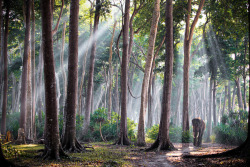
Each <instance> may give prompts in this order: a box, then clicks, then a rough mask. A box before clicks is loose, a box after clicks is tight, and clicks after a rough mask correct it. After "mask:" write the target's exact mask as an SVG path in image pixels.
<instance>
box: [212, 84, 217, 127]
mask: <svg viewBox="0 0 250 167" xmlns="http://www.w3.org/2000/svg"><path fill="white" fill-rule="evenodd" d="M216 89H217V88H216V79H214V84H213V120H214V126H216V125H217V117H216Z"/></svg>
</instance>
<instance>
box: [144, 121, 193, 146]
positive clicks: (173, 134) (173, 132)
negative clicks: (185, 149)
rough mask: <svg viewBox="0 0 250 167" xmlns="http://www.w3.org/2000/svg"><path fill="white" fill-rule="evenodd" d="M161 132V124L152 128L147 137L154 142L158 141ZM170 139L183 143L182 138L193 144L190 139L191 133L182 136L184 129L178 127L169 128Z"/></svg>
mask: <svg viewBox="0 0 250 167" xmlns="http://www.w3.org/2000/svg"><path fill="white" fill-rule="evenodd" d="M158 132H159V124H157V125H154V126H152V127H151V128H150V129H148V130H147V133H146V134H147V137H148V138H150V139H153V140H156V138H157V136H158ZM169 137H170V141H173V142H177V143H181V142H182V137H183V138H184V142H185V143H186V142H192V139H191V138H190V132H185V133H183V136H182V128H181V127H177V126H170V128H169Z"/></svg>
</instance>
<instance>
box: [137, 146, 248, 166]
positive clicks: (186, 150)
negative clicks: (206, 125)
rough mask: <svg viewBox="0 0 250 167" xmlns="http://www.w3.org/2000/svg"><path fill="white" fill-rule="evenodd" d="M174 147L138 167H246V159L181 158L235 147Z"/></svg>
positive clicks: (214, 152) (144, 160)
mask: <svg viewBox="0 0 250 167" xmlns="http://www.w3.org/2000/svg"><path fill="white" fill-rule="evenodd" d="M174 146H175V147H176V148H177V149H178V150H176V151H171V152H160V153H156V154H155V155H153V154H151V155H152V156H151V157H145V158H144V159H142V160H141V162H140V163H139V164H140V166H146V167H156V166H157V167H174V166H177V167H197V166H204V167H211V166H240V167H248V164H247V163H246V159H240V158H234V157H224V158H223V157H222V158H206V159H201V158H183V155H205V154H216V153H220V152H224V151H226V150H229V149H233V148H235V146H227V145H222V144H212V143H204V144H203V145H202V147H194V146H193V144H192V143H190V144H181V143H175V144H174Z"/></svg>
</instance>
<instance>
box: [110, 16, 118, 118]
mask: <svg viewBox="0 0 250 167" xmlns="http://www.w3.org/2000/svg"><path fill="white" fill-rule="evenodd" d="M116 23H117V21H116V20H115V23H114V26H113V33H112V37H111V41H110V45H109V77H110V78H109V105H108V119H110V118H111V110H112V87H113V67H112V54H113V53H112V45H113V39H114V35H115V27H116Z"/></svg>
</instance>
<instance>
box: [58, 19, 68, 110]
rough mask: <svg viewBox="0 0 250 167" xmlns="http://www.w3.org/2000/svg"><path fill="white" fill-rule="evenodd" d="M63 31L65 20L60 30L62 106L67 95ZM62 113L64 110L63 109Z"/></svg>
mask: <svg viewBox="0 0 250 167" xmlns="http://www.w3.org/2000/svg"><path fill="white" fill-rule="evenodd" d="M65 31H66V22H64V23H63V31H62V48H61V54H60V67H61V71H62V78H63V106H65V102H66V96H67V76H66V72H65V70H64V44H65ZM63 113H64V110H63Z"/></svg>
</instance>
